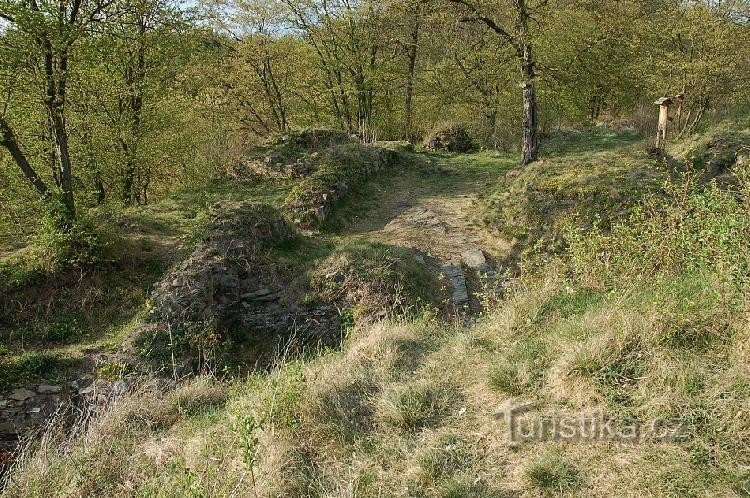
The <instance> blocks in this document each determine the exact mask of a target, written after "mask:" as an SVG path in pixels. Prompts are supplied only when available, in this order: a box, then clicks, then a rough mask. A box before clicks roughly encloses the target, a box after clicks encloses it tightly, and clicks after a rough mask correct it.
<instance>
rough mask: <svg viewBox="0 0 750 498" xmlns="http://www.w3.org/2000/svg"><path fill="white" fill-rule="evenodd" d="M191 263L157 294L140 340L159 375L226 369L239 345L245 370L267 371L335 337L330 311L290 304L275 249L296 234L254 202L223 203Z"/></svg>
mask: <svg viewBox="0 0 750 498" xmlns="http://www.w3.org/2000/svg"><path fill="white" fill-rule="evenodd" d="M215 210H216V212H217V215H216V218H215V221H214V223H213V225H212V226H211V227H210V229H209V230H208V234H207V236H206V237H205V238H204V239H203V240H202V241H201V242H199V243H198V245H197V246H196V248H195V249H194V251H193V252H192V254H191V255H190V257H188V258H187V259H186V260H184V261H183V262H182V263H181V264H179V265H178V266H177V267H175V268H174V269H173V270H172V271H170V272H169V273H168V274H167V275H166V276H165V277H164V278H163V279H162V280H161V281H160V282H159V283H158V284H157V285H156V287H155V289H154V292H153V296H152V303H153V304H152V310H151V313H150V317H149V323H147V325H145V326H144V327H143V328H142V330H140V331H139V333H138V334H136V339H135V344H134V345H135V346H136V348H137V350H138V352H139V354H140V355H141V356H145V357H146V358H147V359H148V360H150V364H151V365H153V366H155V367H156V368H157V369H164V370H166V371H169V373H177V374H187V373H191V372H196V371H202V370H207V369H211V368H214V367H217V366H219V365H220V364H222V363H223V362H222V359H221V357H222V355H224V354H225V353H227V352H229V351H230V350H232V348H233V347H235V346H238V345H240V346H243V347H244V346H248V345H253V344H255V345H257V347H256V348H255V349H254V351H247V350H245V351H244V353H243V354H245V356H244V357H243V361H242V362H243V363H245V364H247V363H250V364H251V365H250V366H252V364H253V363H257V364H262V363H265V362H266V361H267V360H270V358H269V355H272V354H273V353H274V349H275V348H276V347H278V346H279V342H281V341H284V342H288V341H290V340H294V339H290V338H291V337H293V336H294V337H296V338H297V339H296V340H297V341H298V342H305V341H324V340H325V339H326V338H329V336H330V335H331V334H332V333H333V331H335V332H338V314H337V313H336V309H335V307H333V306H319V307H317V308H315V309H309V308H306V307H304V306H301V305H300V303H299V302H295V301H294V299H287V296H286V287H287V284H288V281H286V280H285V278H284V277H283V276H282V275H280V274H279V272H278V271H277V268H276V267H275V266H274V265H275V262H274V259H273V257H272V255H271V252H272V248H273V247H275V246H277V245H279V244H283V243H285V242H288V241H290V240H291V239H292V238H294V237H295V230H294V229H293V227H292V226H291V225H289V224H288V223H287V222H286V221H285V220H284V219H283V218H282V217H281V216H280V214H279V213H278V211H276V210H275V209H273V208H271V207H269V206H266V205H262V204H257V203H253V202H241V203H224V204H222V205H219V206H217V207H216V209H215Z"/></svg>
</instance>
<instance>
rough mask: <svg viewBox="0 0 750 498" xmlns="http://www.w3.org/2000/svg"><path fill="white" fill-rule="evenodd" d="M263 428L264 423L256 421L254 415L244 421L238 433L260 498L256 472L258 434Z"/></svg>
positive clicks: (254, 488) (258, 444) (243, 457)
mask: <svg viewBox="0 0 750 498" xmlns="http://www.w3.org/2000/svg"><path fill="white" fill-rule="evenodd" d="M262 428H263V422H262V421H260V420H258V419H256V418H255V417H253V416H252V415H248V416H247V417H245V418H243V419H242V421H241V422H240V426H239V429H238V431H237V432H238V434H239V438H240V445H241V446H242V459H243V461H244V462H245V465H246V466H247V468H248V471H249V472H250V479H251V480H252V484H253V491H254V493H255V496H258V491H257V486H256V481H255V470H256V467H257V465H258V457H259V453H260V439H259V438H258V435H257V432H258V431H259V430H261V429H262Z"/></svg>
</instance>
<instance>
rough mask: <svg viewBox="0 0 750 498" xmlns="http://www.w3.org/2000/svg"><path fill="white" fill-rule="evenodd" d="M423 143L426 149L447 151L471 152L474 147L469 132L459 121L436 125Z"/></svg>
mask: <svg viewBox="0 0 750 498" xmlns="http://www.w3.org/2000/svg"><path fill="white" fill-rule="evenodd" d="M422 145H423V146H424V148H425V149H429V150H442V151H445V152H470V151H472V150H473V149H474V143H473V141H472V139H471V137H470V136H469V132H468V131H466V127H465V126H464V125H462V124H459V123H443V124H441V125H439V126H437V127H435V128H434V129H433V130H432V131H431V132H430V133H429V135H427V138H425V140H424V143H423V144H422Z"/></svg>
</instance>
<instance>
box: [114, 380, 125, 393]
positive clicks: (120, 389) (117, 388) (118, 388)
mask: <svg viewBox="0 0 750 498" xmlns="http://www.w3.org/2000/svg"><path fill="white" fill-rule="evenodd" d="M127 389H128V385H127V384H126V383H125V381H123V380H118V381H117V382H115V383H114V385H113V386H112V390H113V391H114V393H115V394H123V393H125V391H126V390H127Z"/></svg>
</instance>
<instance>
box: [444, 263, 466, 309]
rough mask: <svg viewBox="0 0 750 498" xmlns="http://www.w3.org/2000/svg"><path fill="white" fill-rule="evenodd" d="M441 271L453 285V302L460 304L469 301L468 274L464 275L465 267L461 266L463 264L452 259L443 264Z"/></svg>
mask: <svg viewBox="0 0 750 498" xmlns="http://www.w3.org/2000/svg"><path fill="white" fill-rule="evenodd" d="M440 271H441V272H442V273H443V274H444V275H445V276H446V278H447V279H448V281H449V282H450V284H451V287H453V295H452V297H451V300H452V301H453V304H454V305H456V306H460V305H463V304H466V303H467V302H469V290H468V289H467V288H466V276H465V275H464V270H463V268H461V264H460V263H459V262H456V261H451V262H449V263H448V264H446V265H443V266H442V267H441V268H440Z"/></svg>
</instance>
